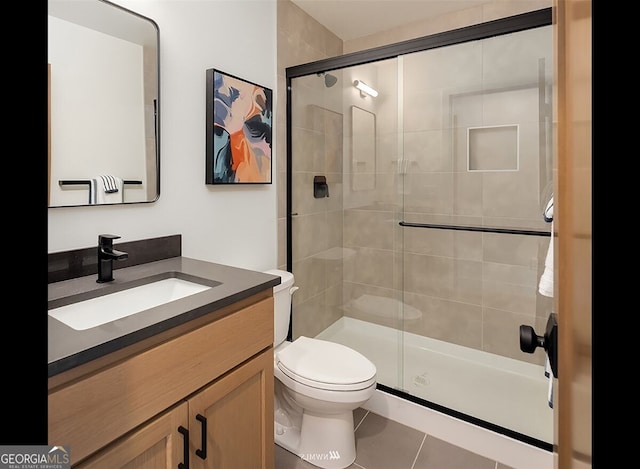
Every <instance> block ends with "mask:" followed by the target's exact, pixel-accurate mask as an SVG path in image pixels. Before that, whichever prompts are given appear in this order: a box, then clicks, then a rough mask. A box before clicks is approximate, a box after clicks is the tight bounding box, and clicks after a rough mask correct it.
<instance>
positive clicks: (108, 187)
mask: <svg viewBox="0 0 640 469" xmlns="http://www.w3.org/2000/svg"><path fill="white" fill-rule="evenodd" d="M96 181H97V182H98V184H97V187H96V189H97V190H96V203H97V204H121V203H122V202H124V197H123V193H124V191H123V187H122V186H123V180H122V178H119V177H117V176H98V177H97V178H96ZM114 189H115V190H114Z"/></svg>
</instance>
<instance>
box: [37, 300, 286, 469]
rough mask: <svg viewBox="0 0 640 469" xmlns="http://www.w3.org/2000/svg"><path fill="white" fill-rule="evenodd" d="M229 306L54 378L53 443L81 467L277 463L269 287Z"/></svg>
mask: <svg viewBox="0 0 640 469" xmlns="http://www.w3.org/2000/svg"><path fill="white" fill-rule="evenodd" d="M226 308H227V309H228V311H231V312H230V313H229V314H226V315H224V316H223V317H220V318H219V319H214V320H210V319H209V322H207V321H208V319H207V317H204V318H199V320H198V321H196V324H192V323H190V325H189V326H187V330H181V331H179V334H178V335H175V334H176V332H177V331H173V332H172V333H170V335H172V337H170V338H166V335H165V337H160V338H158V337H156V338H155V342H157V341H158V340H161V342H160V343H153V345H149V344H147V345H146V346H145V345H144V344H137V346H136V347H135V351H133V352H132V353H130V354H128V353H127V352H121V353H120V354H116V355H125V356H124V357H120V356H117V357H116V358H117V359H116V361H114V362H113V363H109V364H108V365H104V366H101V367H100V368H98V369H92V368H91V367H89V368H87V369H86V370H85V372H84V373H81V372H79V371H77V370H76V371H75V372H74V373H70V374H69V376H68V379H67V380H65V379H64V377H63V378H62V379H61V378H57V379H56V380H52V379H51V378H50V389H49V443H50V444H58V445H69V447H70V450H71V460H72V467H74V468H82V469H86V468H100V469H102V468H109V469H112V468H131V469H134V468H135V469H139V468H143V469H144V468H154V469H155V468H181V469H188V468H214V467H215V468H217V469H218V468H221V469H224V468H229V469H244V468H246V469H260V468H263V469H273V467H274V441H273V297H272V294H271V290H269V292H268V293H260V294H257V295H254V296H252V297H250V298H248V299H245V300H242V301H240V302H238V303H237V304H234V305H230V306H229V307H226ZM219 313H220V312H218V313H217V314H216V315H213V313H212V317H215V318H217V317H219ZM183 329H184V328H183ZM94 367H95V365H94ZM54 378H55V377H54Z"/></svg>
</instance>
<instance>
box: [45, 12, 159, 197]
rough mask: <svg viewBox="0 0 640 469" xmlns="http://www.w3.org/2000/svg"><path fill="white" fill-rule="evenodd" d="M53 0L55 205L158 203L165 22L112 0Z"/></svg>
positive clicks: (51, 173)
mask: <svg viewBox="0 0 640 469" xmlns="http://www.w3.org/2000/svg"><path fill="white" fill-rule="evenodd" d="M48 5H49V9H48V73H49V79H48V86H49V103H48V109H49V152H48V186H49V190H48V205H49V207H70V206H86V205H102V204H110V205H111V204H122V203H124V204H128V203H143V202H153V201H155V200H157V199H158V197H159V195H160V135H159V129H160V125H159V124H160V100H159V90H160V86H159V85H160V82H159V79H160V73H159V29H158V26H157V24H156V23H155V22H154V21H153V20H151V19H149V18H146V17H144V16H142V15H140V14H138V13H135V12H133V11H130V10H128V9H126V8H123V7H121V6H119V5H117V4H115V3H111V2H109V1H106V0H48Z"/></svg>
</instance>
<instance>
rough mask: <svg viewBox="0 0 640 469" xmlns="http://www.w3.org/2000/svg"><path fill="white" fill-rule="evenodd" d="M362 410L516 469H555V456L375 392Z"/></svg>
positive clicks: (412, 403)
mask: <svg viewBox="0 0 640 469" xmlns="http://www.w3.org/2000/svg"><path fill="white" fill-rule="evenodd" d="M362 408H364V409H366V410H369V411H371V412H373V413H374V414H378V415H380V416H382V417H386V418H388V419H390V420H393V421H395V422H398V423H401V424H403V425H406V426H407V427H411V428H415V429H416V430H419V431H421V432H424V433H427V434H428V435H431V436H434V437H436V438H439V439H441V440H444V441H447V442H449V443H451V444H453V445H456V446H460V447H461V448H465V449H467V450H469V451H471V452H473V453H476V454H480V455H482V456H484V457H486V458H489V459H493V460H495V461H498V462H500V463H502V464H505V465H507V466H511V467H513V468H514V469H554V453H552V452H550V451H545V450H544V449H541V448H538V447H536V446H532V445H529V444H527V443H524V442H521V441H519V440H515V439H513V438H510V437H508V436H505V435H501V434H499V433H496V432H493V431H491V430H487V429H485V428H482V427H479V426H477V425H473V424H471V423H468V422H465V421H463V420H460V419H457V418H455V417H451V416H449V415H446V414H443V413H441V412H438V411H436V410H433V409H429V408H428V407H424V406H422V405H419V404H416V403H414V402H411V401H408V400H406V399H402V398H400V397H397V396H394V395H392V394H389V393H386V392H383V391H380V390H376V392H375V393H374V395H373V397H372V398H371V399H370V400H369V401H368V402H367V403H366V404H364V405H363V406H362Z"/></svg>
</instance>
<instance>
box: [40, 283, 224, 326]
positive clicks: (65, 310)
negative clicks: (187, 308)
mask: <svg viewBox="0 0 640 469" xmlns="http://www.w3.org/2000/svg"><path fill="white" fill-rule="evenodd" d="M216 283H217V282H216ZM210 288H212V287H211V286H208V285H201V284H199V283H195V282H189V281H187V280H183V279H180V278H173V277H172V278H165V279H163V280H157V281H155V282H151V283H147V284H145V285H141V286H139V287H133V288H129V289H127V290H122V291H118V292H115V293H110V294H108V295H104V296H99V297H97V298H91V299H89V300H84V301H80V302H78V303H72V304H69V305H65V306H60V307H58V308H54V309H50V310H49V316H52V317H54V318H55V319H57V320H58V321H61V322H63V323H65V324H66V325H67V326H69V327H71V328H73V329H75V330H77V331H83V330H85V329H90V328H92V327H96V326H100V325H102V324H106V323H108V322H111V321H115V320H116V319H122V318H125V317H127V316H131V315H132V314H136V313H140V312H142V311H145V310H147V309H150V308H154V307H156V306H160V305H163V304H166V303H169V302H171V301H175V300H179V299H180V298H184V297H186V296H189V295H194V294H196V293H200V292H202V291H205V290H209V289H210Z"/></svg>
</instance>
